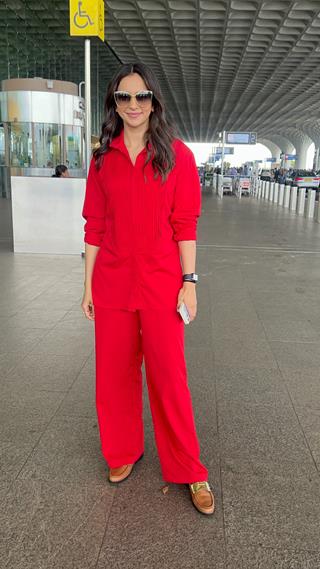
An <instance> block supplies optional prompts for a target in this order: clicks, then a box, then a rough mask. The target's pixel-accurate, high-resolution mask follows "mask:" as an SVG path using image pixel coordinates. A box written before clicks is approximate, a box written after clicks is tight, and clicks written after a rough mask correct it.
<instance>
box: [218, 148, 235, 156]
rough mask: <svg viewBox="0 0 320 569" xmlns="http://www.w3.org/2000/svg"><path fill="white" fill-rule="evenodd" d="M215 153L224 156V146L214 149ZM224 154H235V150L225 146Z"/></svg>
mask: <svg viewBox="0 0 320 569" xmlns="http://www.w3.org/2000/svg"><path fill="white" fill-rule="evenodd" d="M214 151H215V153H216V154H220V155H221V154H222V146H217V147H216V148H215V149H214ZM224 153H225V154H234V148H232V146H225V147H224Z"/></svg>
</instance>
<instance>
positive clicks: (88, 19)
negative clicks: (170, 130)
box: [69, 0, 104, 176]
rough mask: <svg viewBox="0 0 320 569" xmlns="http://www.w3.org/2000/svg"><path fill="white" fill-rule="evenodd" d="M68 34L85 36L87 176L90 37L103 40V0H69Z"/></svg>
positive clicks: (89, 122)
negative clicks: (80, 0)
mask: <svg viewBox="0 0 320 569" xmlns="http://www.w3.org/2000/svg"><path fill="white" fill-rule="evenodd" d="M69 8H70V10H69V16H70V35H71V36H85V37H86V39H85V42H84V69H85V77H84V81H85V115H86V116H85V147H86V172H87V176H88V171H89V166H90V160H91V69H90V47H91V46H90V39H89V38H88V36H98V37H99V38H100V39H101V40H102V41H104V1H103V0H82V2H79V1H78V0H69Z"/></svg>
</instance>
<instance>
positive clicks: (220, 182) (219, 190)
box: [217, 174, 223, 198]
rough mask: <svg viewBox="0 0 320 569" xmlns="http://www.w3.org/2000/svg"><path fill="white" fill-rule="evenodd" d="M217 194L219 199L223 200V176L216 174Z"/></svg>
mask: <svg viewBox="0 0 320 569" xmlns="http://www.w3.org/2000/svg"><path fill="white" fill-rule="evenodd" d="M217 194H218V197H219V198H223V176H221V174H218V184H217Z"/></svg>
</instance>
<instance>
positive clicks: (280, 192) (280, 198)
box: [278, 184, 284, 205]
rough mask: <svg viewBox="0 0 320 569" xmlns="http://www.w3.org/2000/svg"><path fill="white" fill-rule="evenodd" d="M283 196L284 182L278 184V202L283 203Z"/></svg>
mask: <svg viewBox="0 0 320 569" xmlns="http://www.w3.org/2000/svg"><path fill="white" fill-rule="evenodd" d="M283 196H284V184H280V185H279V199H278V204H279V205H283Z"/></svg>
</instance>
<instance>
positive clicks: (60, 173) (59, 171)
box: [51, 164, 70, 178]
mask: <svg viewBox="0 0 320 569" xmlns="http://www.w3.org/2000/svg"><path fill="white" fill-rule="evenodd" d="M51 177H52V178H70V174H69V170H68V168H67V166H65V165H64V164H58V166H56V169H55V173H54V174H53V175H52V176H51Z"/></svg>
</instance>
